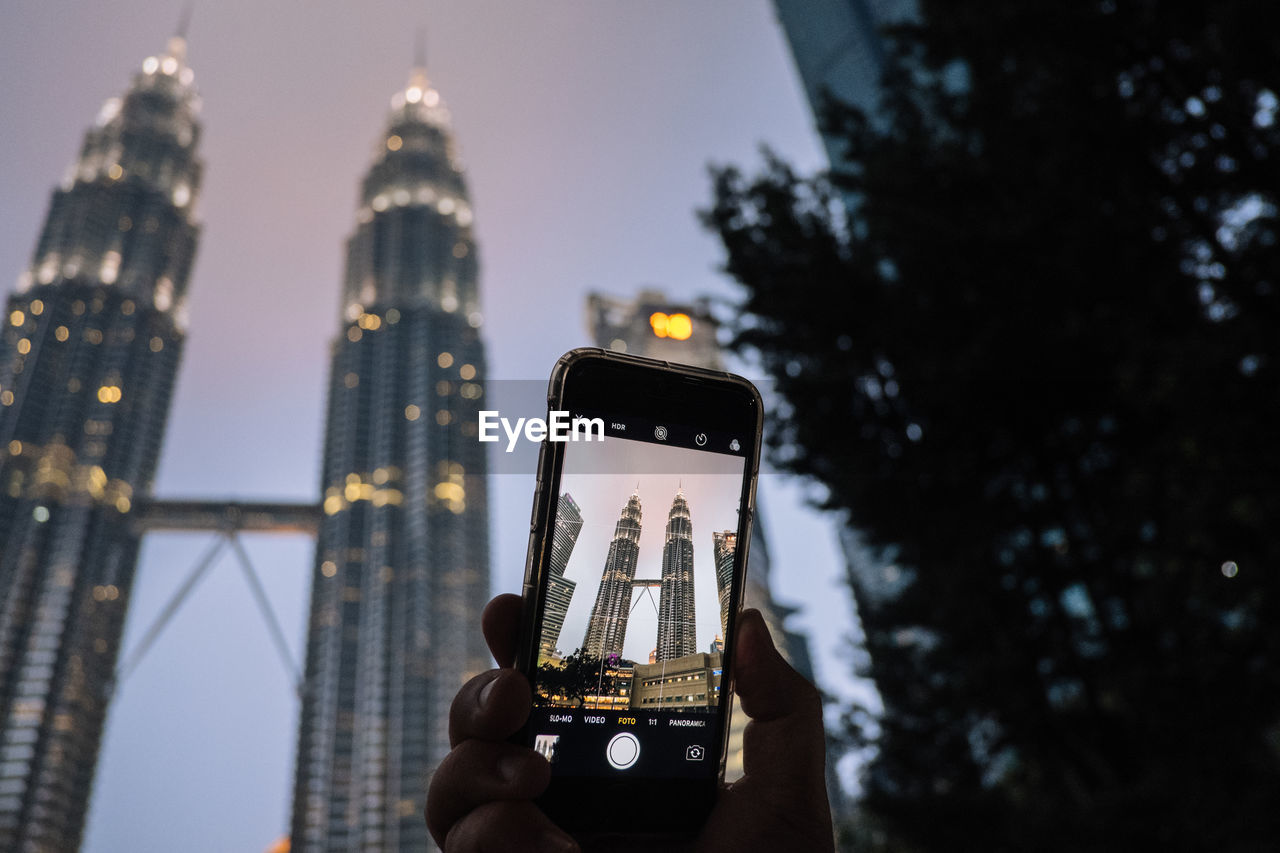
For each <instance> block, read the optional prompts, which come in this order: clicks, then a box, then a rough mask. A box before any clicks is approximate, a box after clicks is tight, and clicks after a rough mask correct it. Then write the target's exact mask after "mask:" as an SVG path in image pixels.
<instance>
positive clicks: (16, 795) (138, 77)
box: [0, 35, 203, 851]
mask: <svg viewBox="0 0 1280 853" xmlns="http://www.w3.org/2000/svg"><path fill="white" fill-rule="evenodd" d="M186 52H187V44H186V40H185V39H184V38H183V37H182V36H180V35H179V36H175V37H174V38H172V39H170V40H169V43H168V46H167V47H166V48H165V50H164V51H163V52H161V53H159V54H157V55H155V56H152V57H148V58H147V59H146V60H145V61H144V62H143V63H142V68H141V70H140V71H138V73H137V74H135V75H134V78H133V82H132V83H131V85H130V86H129V89H128V90H127V91H126V92H125V93H124V94H123V95H122V96H120V97H115V98H111V99H109V100H108V101H107V102H106V103H105V104H104V105H103V107H102V111H101V112H100V113H99V114H98V118H97V121H96V122H95V123H94V126H93V127H92V128H91V129H90V130H89V131H88V132H87V133H86V134H85V139H84V143H83V145H82V146H81V149H80V157H79V159H78V160H77V162H75V163H74V164H72V166H71V167H70V168H69V169H68V171H67V174H66V177H65V178H64V180H63V182H62V185H61V186H60V187H58V189H56V190H54V193H53V198H52V199H51V201H50V203H49V212H48V215H47V216H46V218H45V222H44V227H43V229H42V230H41V233H40V238H39V241H38V242H37V244H36V249H35V252H34V254H33V257H32V260H31V265H30V266H29V267H28V268H27V270H26V271H24V272H23V273H22V275H21V277H20V278H19V281H18V290H17V292H16V293H14V294H13V295H12V296H10V297H9V300H8V304H7V306H6V310H5V312H4V314H3V317H0V322H2V323H3V326H2V329H3V332H2V333H0V753H2V754H3V758H2V760H0V850H15V851H17V850H50V851H53V850H76V849H78V847H79V846H80V840H81V836H82V834H83V830H84V822H85V809H86V807H87V804H88V801H89V789H90V785H91V783H92V780H93V774H94V769H95V766H96V764H97V756H98V749H99V746H100V743H101V739H102V730H103V721H104V717H105V715H106V711H107V705H108V703H109V701H110V699H111V695H112V692H113V687H114V683H115V682H114V676H115V667H116V660H117V657H118V655H119V651H120V642H121V635H122V632H123V629H124V620H125V610H126V608H127V606H128V603H129V600H130V594H131V592H132V588H133V579H134V570H135V567H136V563H137V558H138V543H139V532H138V530H137V529H136V528H135V526H134V519H135V517H136V515H137V509H138V506H139V505H140V504H141V503H143V502H144V501H145V500H146V499H147V498H149V497H150V494H151V486H152V478H153V476H154V473H155V468H156V462H157V459H158V456H159V453H160V443H161V439H162V437H163V432H164V427H165V421H166V420H167V418H168V414H169V403H170V398H171V396H172V392H173V387H174V381H175V379H176V376H177V372H178V361H179V356H180V355H181V353H182V348H183V343H184V342H185V340H186V327H187V320H186V304H187V284H188V280H189V277H190V274H191V267H192V263H193V261H194V257H195V250H196V240H197V236H198V233H199V225H198V223H197V218H196V214H195V206H196V201H197V198H198V196H199V193H200V179H201V174H202V171H203V165H202V163H201V161H200V158H199V155H198V151H197V147H198V142H199V138H200V124H199V122H198V121H197V115H198V113H199V106H200V100H199V97H198V96H197V95H196V91H195V88H194V82H193V81H194V74H193V72H192V70H191V68H190V67H189V66H188V65H187V61H186Z"/></svg>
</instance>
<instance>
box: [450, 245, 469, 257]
mask: <svg viewBox="0 0 1280 853" xmlns="http://www.w3.org/2000/svg"><path fill="white" fill-rule="evenodd" d="M453 256H454V257H455V258H465V257H466V256H467V244H466V243H454V244H453Z"/></svg>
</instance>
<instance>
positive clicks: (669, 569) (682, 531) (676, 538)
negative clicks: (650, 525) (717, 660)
mask: <svg viewBox="0 0 1280 853" xmlns="http://www.w3.org/2000/svg"><path fill="white" fill-rule="evenodd" d="M693 603H694V599H693V522H692V521H691V520H690V518H689V502H688V501H687V500H685V497H684V489H680V490H679V491H677V492H676V496H675V499H674V500H673V501H672V502H671V511H670V512H668V513H667V531H666V539H665V540H664V541H663V545H662V595H661V596H660V597H659V599H658V657H657V660H658V662H659V663H661V662H662V661H668V660H675V659H676V658H681V657H684V656H685V655H691V654H693V653H694V652H696V651H697V650H698V637H697V630H698V623H697V619H696V618H695V615H694V611H693Z"/></svg>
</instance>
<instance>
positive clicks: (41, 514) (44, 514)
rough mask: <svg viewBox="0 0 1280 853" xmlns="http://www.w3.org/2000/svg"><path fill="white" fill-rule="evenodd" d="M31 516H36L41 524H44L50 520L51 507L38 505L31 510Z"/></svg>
mask: <svg viewBox="0 0 1280 853" xmlns="http://www.w3.org/2000/svg"><path fill="white" fill-rule="evenodd" d="M31 517H32V518H34V519H35V520H36V521H37V522H39V523H40V524H44V523H45V522H46V521H48V520H49V508H48V507H43V506H38V507H36V508H35V509H33V510H32V511H31Z"/></svg>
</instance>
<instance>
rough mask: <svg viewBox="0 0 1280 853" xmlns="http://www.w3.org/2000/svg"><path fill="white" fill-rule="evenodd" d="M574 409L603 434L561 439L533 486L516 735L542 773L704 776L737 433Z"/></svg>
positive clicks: (721, 655) (743, 448)
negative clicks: (536, 610)
mask: <svg viewBox="0 0 1280 853" xmlns="http://www.w3.org/2000/svg"><path fill="white" fill-rule="evenodd" d="M575 415H580V416H583V417H588V418H592V417H598V418H600V420H601V421H602V422H603V424H604V436H603V440H602V441H575V442H568V443H566V444H565V446H564V451H563V452H564V457H563V463H562V467H561V471H560V476H559V479H558V483H557V484H556V488H555V493H554V494H549V495H548V498H549V499H551V500H554V501H555V503H556V506H555V510H554V516H553V520H552V525H551V529H550V530H549V536H550V547H549V559H548V563H547V566H546V570H545V573H544V578H545V592H544V595H543V602H544V606H543V607H542V609H541V612H540V614H539V619H538V625H537V626H536V630H537V641H538V653H537V667H536V669H535V671H534V674H533V675H534V677H533V684H534V709H533V713H532V716H531V719H530V726H529V728H528V729H527V731H528V732H529V733H530V738H531V741H532V742H531V743H530V746H533V747H534V748H535V749H536V750H537V751H538V752H539V753H541V754H542V755H543V756H544V757H545V758H546V759H547V760H548V761H550V762H551V765H552V774H553V776H564V777H604V778H611V779H614V780H620V779H621V778H623V777H636V778H640V777H644V778H656V779H662V778H666V779H674V778H684V779H706V778H709V777H714V776H716V775H717V774H718V773H719V753H720V748H719V747H720V744H721V742H722V736H723V728H722V726H723V721H724V716H725V714H724V711H725V708H726V706H727V703H726V702H725V701H722V688H723V690H724V693H725V694H727V693H728V689H729V681H728V676H727V674H726V669H725V664H726V662H727V657H726V654H725V643H726V640H729V639H731V638H730V637H729V636H728V635H729V634H730V633H731V632H732V630H733V624H732V622H733V620H732V612H733V609H734V608H735V607H736V603H737V602H736V600H734V597H735V595H736V593H735V589H737V588H738V586H737V585H735V583H734V580H735V578H734V572H735V570H736V567H737V566H738V565H740V564H741V563H742V561H741V560H739V559H735V556H736V552H737V549H738V541H739V536H740V535H741V529H742V528H741V525H740V524H739V521H740V513H741V509H742V501H743V500H744V499H745V496H746V495H748V494H749V492H748V489H747V484H746V478H745V475H746V472H747V465H748V462H749V458H748V453H749V452H750V448H751V441H750V437H749V436H745V435H744V436H738V435H735V434H733V433H732V432H731V431H730V430H726V429H719V430H712V429H707V428H706V426H705V425H702V424H690V423H680V422H665V421H664V422H658V421H655V420H652V419H649V418H647V417H637V416H633V415H630V414H619V413H616V412H575ZM659 417H660V416H659Z"/></svg>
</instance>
